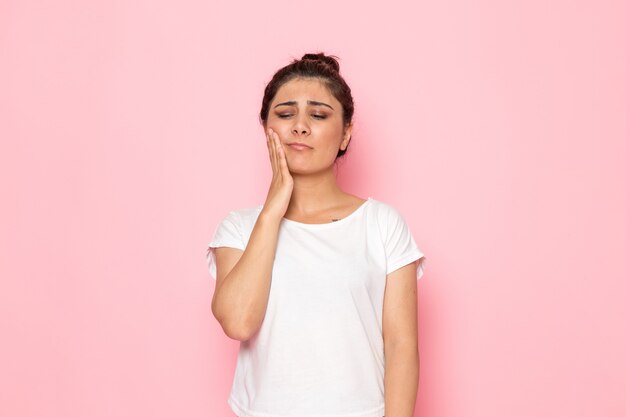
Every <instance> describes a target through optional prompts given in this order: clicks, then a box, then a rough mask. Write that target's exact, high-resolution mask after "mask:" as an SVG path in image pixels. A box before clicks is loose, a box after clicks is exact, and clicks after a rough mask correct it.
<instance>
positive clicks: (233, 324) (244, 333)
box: [211, 305, 254, 342]
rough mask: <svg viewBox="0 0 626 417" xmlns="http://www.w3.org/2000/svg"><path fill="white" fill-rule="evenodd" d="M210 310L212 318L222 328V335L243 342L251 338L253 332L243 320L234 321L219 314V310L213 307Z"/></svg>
mask: <svg viewBox="0 0 626 417" xmlns="http://www.w3.org/2000/svg"><path fill="white" fill-rule="evenodd" d="M211 310H212V312H213V316H214V317H215V319H216V320H217V322H218V323H219V324H220V326H221V327H222V330H223V331H224V334H225V335H226V336H228V337H229V338H231V339H233V340H238V341H240V342H245V341H246V340H248V339H250V337H252V334H253V333H254V331H253V330H252V328H251V327H250V326H248V325H246V324H245V322H244V321H243V320H236V319H234V318H232V317H228V316H227V315H225V314H220V312H219V310H217V309H216V308H215V305H213V306H212V308H211Z"/></svg>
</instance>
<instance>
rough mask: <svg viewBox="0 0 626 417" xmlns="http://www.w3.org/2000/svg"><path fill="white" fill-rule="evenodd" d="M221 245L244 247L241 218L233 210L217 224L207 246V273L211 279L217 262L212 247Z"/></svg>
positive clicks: (215, 271)
mask: <svg viewBox="0 0 626 417" xmlns="http://www.w3.org/2000/svg"><path fill="white" fill-rule="evenodd" d="M222 246H226V247H229V248H237V249H241V250H244V249H245V246H244V243H243V235H242V232H241V218H240V216H239V215H238V214H237V212H235V211H231V212H229V213H228V214H227V215H226V217H224V218H223V219H222V221H221V222H220V223H219V224H218V225H217V227H216V229H215V231H214V232H213V238H212V239H211V242H210V243H209V246H208V248H207V253H206V257H207V263H208V265H209V273H210V274H211V276H212V277H213V279H217V263H216V259H215V251H214V250H213V249H214V248H219V247H222Z"/></svg>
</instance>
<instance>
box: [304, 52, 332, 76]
mask: <svg viewBox="0 0 626 417" xmlns="http://www.w3.org/2000/svg"><path fill="white" fill-rule="evenodd" d="M336 58H337V57H336V56H334V55H324V53H323V52H320V53H317V54H304V55H303V56H302V59H301V60H302V61H304V60H308V61H318V62H321V63H324V64H326V65H328V66H329V67H331V68H332V69H333V70H334V71H336V72H339V62H338V61H337V59H336Z"/></svg>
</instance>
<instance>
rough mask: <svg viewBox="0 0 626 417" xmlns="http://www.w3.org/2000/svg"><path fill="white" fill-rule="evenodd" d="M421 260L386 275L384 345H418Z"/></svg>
mask: <svg viewBox="0 0 626 417" xmlns="http://www.w3.org/2000/svg"><path fill="white" fill-rule="evenodd" d="M422 261H423V258H422V259H418V260H417V261H413V262H411V263H409V264H406V265H404V266H402V267H400V268H398V269H396V270H394V271H393V272H391V273H389V274H387V282H386V284H385V295H384V301H383V339H384V343H385V344H388V343H400V344H415V345H417V279H415V276H416V274H417V268H418V264H419V263H420V262H422Z"/></svg>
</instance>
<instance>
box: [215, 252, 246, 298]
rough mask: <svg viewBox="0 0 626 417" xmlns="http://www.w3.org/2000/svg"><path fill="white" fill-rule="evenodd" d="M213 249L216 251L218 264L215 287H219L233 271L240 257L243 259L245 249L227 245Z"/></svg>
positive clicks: (216, 262) (216, 263)
mask: <svg viewBox="0 0 626 417" xmlns="http://www.w3.org/2000/svg"><path fill="white" fill-rule="evenodd" d="M213 250H214V251H215V265H216V274H215V280H216V284H215V288H219V286H220V285H221V284H222V282H224V278H225V277H226V275H228V274H229V273H230V271H232V269H233V268H234V267H235V265H236V264H237V262H239V259H241V256H242V255H243V251H242V250H241V249H237V248H229V247H226V246H221V247H218V248H213Z"/></svg>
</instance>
